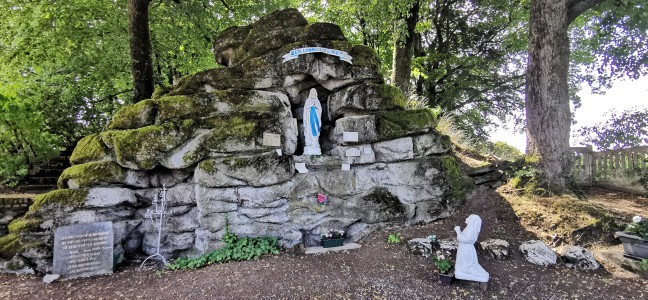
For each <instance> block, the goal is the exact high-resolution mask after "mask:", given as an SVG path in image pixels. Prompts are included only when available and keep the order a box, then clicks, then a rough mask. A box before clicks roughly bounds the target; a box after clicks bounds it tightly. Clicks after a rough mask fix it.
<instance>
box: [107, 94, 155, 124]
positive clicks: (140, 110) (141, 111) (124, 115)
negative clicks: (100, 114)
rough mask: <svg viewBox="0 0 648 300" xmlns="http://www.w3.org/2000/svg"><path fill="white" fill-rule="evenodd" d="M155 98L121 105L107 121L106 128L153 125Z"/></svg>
mask: <svg viewBox="0 0 648 300" xmlns="http://www.w3.org/2000/svg"><path fill="white" fill-rule="evenodd" d="M156 106H157V102H156V101H155V100H143V101H140V102H137V103H135V104H132V105H127V106H124V107H122V109H120V110H119V111H118V112H117V113H116V114H115V115H114V116H113V118H112V120H111V121H110V123H108V127H107V128H108V129H133V128H140V127H144V126H148V125H153V122H154V121H155V108H156Z"/></svg>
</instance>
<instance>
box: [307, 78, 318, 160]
mask: <svg viewBox="0 0 648 300" xmlns="http://www.w3.org/2000/svg"><path fill="white" fill-rule="evenodd" d="M321 131H322V105H321V104H320V102H319V100H318V99H317V91H316V90H315V89H311V90H310V93H309V94H308V99H306V104H304V137H305V140H306V147H304V154H305V155H322V150H321V149H320V144H319V137H320V132H321Z"/></svg>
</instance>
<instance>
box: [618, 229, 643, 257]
mask: <svg viewBox="0 0 648 300" xmlns="http://www.w3.org/2000/svg"><path fill="white" fill-rule="evenodd" d="M616 236H617V237H618V238H619V239H620V240H621V243H623V252H624V253H625V254H624V256H625V257H630V258H635V259H648V241H645V240H643V239H641V238H640V237H638V236H636V235H632V234H627V233H625V232H622V231H617V233H616Z"/></svg>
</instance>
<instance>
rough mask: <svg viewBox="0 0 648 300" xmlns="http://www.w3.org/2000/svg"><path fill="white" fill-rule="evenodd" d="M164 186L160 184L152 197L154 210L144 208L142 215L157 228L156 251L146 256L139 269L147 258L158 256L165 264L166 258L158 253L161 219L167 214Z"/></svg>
mask: <svg viewBox="0 0 648 300" xmlns="http://www.w3.org/2000/svg"><path fill="white" fill-rule="evenodd" d="M166 191H167V189H166V187H165V186H164V185H162V189H161V190H160V192H158V194H157V195H155V198H153V203H152V204H153V205H152V206H154V207H155V210H151V209H150V208H149V209H146V214H145V215H144V217H145V218H147V219H149V220H151V222H152V223H153V227H155V228H157V230H158V236H157V252H156V253H155V254H153V255H151V256H149V257H147V258H146V259H145V260H144V261H143V262H142V265H141V266H140V269H141V268H142V267H143V266H144V263H146V261H147V260H149V259H151V258H154V257H158V258H159V259H160V260H162V263H163V264H165V265H166V264H167V262H166V259H164V256H162V254H160V239H161V238H162V220H163V219H164V216H165V215H166V214H167V211H166V203H167V199H166Z"/></svg>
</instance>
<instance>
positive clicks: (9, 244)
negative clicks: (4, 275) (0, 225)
mask: <svg viewBox="0 0 648 300" xmlns="http://www.w3.org/2000/svg"><path fill="white" fill-rule="evenodd" d="M22 250H23V246H22V243H21V242H20V238H19V237H18V235H17V234H14V233H10V234H6V235H3V236H0V257H2V258H4V259H11V258H12V257H14V255H16V254H18V253H20V252H22Z"/></svg>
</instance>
